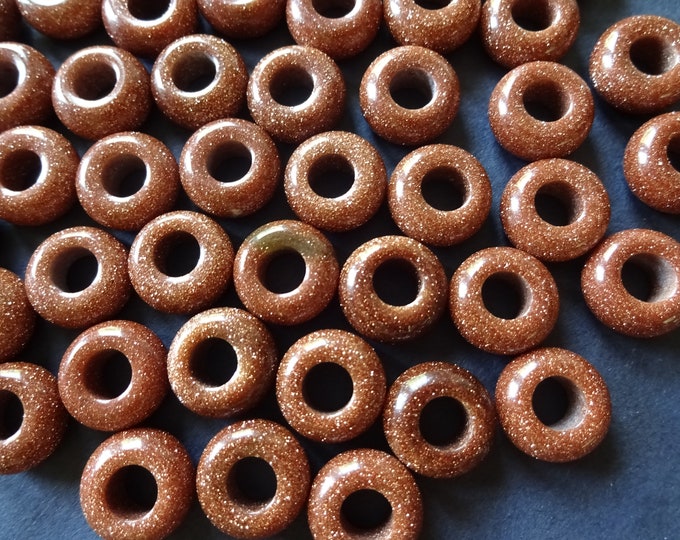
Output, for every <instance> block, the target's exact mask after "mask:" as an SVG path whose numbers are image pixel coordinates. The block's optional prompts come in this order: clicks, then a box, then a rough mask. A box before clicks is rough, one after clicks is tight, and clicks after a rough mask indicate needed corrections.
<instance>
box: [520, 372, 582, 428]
mask: <svg viewBox="0 0 680 540" xmlns="http://www.w3.org/2000/svg"><path fill="white" fill-rule="evenodd" d="M531 406H532V407H533V409H534V414H536V417H537V418H538V419H539V420H540V421H541V422H542V423H543V424H545V425H546V426H548V427H551V428H552V429H555V430H566V429H574V428H575V427H577V426H578V425H579V424H580V423H581V422H582V421H583V417H584V413H585V397H584V395H583V393H582V392H581V391H580V390H579V389H578V388H577V387H576V385H574V383H573V382H571V381H570V380H569V379H565V378H564V377H548V378H547V379H544V380H542V381H541V382H540V383H538V385H537V386H536V388H535V390H534V393H533V395H532V396H531Z"/></svg>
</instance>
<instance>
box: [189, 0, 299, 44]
mask: <svg viewBox="0 0 680 540" xmlns="http://www.w3.org/2000/svg"><path fill="white" fill-rule="evenodd" d="M197 3H198V9H199V10H200V12H201V14H202V15H203V16H204V17H205V18H206V20H207V21H208V22H209V23H210V24H211V25H212V26H213V27H214V28H215V30H217V31H218V32H219V33H220V34H224V35H225V36H227V37H228V38H233V39H247V38H256V37H260V36H263V35H264V34H267V33H268V32H270V31H271V30H273V29H274V27H275V26H276V25H277V24H279V22H281V19H283V16H284V13H285V11H286V0H241V1H239V2H234V1H233V0H197Z"/></svg>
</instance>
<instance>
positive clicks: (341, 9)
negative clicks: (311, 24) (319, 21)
mask: <svg viewBox="0 0 680 540" xmlns="http://www.w3.org/2000/svg"><path fill="white" fill-rule="evenodd" d="M355 5H356V0H312V7H313V8H314V11H316V12H317V13H318V14H319V15H321V16H322V17H326V18H327V19H340V18H342V17H346V16H347V15H349V14H350V13H351V12H352V10H353V9H354V6H355Z"/></svg>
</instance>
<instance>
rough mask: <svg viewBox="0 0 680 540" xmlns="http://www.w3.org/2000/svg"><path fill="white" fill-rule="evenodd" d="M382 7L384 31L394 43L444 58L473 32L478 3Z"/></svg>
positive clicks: (399, 1)
mask: <svg viewBox="0 0 680 540" xmlns="http://www.w3.org/2000/svg"><path fill="white" fill-rule="evenodd" d="M424 4H425V5H424ZM428 4H429V5H428ZM432 4H434V6H432V7H430V6H431V5H432ZM383 5H384V11H385V21H386V22H387V28H388V29H389V31H390V34H392V37H394V39H395V40H396V41H397V43H399V44H400V45H421V46H422V47H427V48H428V49H433V50H435V51H437V52H439V53H442V54H445V53H449V52H451V51H453V50H454V49H457V48H458V47H460V46H461V45H462V44H463V43H465V42H466V41H467V40H468V38H469V37H470V36H471V35H472V32H474V31H475V29H476V28H477V23H478V21H479V12H480V6H481V1H480V0H455V1H454V2H441V1H440V2H429V3H428V2H424V1H422V0H385V2H383ZM426 6H427V7H426Z"/></svg>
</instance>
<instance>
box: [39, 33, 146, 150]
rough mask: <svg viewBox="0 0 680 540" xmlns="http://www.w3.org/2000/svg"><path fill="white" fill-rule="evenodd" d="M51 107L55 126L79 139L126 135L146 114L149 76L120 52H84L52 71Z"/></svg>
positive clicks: (100, 49) (93, 49)
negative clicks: (59, 123) (114, 134)
mask: <svg viewBox="0 0 680 540" xmlns="http://www.w3.org/2000/svg"><path fill="white" fill-rule="evenodd" d="M52 104H53V105H54V110H55V112H56V113H57V116H58V117H59V120H61V121H62V123H63V124H64V125H65V126H66V127H67V128H68V129H70V130H71V131H72V132H73V133H75V134H76V135H78V136H79V137H83V138H85V139H91V140H96V139H101V138H102V137H105V136H107V135H112V134H113V133H118V132H120V131H131V130H134V129H136V128H138V127H139V126H140V125H142V123H143V122H144V120H146V117H147V115H148V114H149V108H150V106H151V91H150V85H149V74H148V73H147V72H146V69H145V68H144V66H143V65H142V63H141V62H140V61H139V60H137V58H135V57H134V56H133V55H132V54H130V53H129V52H127V51H125V50H123V49H117V48H116V47H108V46H94V47H87V48H85V49H81V50H79V51H78V52H76V53H74V54H73V55H71V56H69V57H68V58H67V59H66V60H65V61H64V63H63V64H62V65H61V67H60V68H59V70H58V71H57V75H56V77H55V79H54V86H53V87H52Z"/></svg>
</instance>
